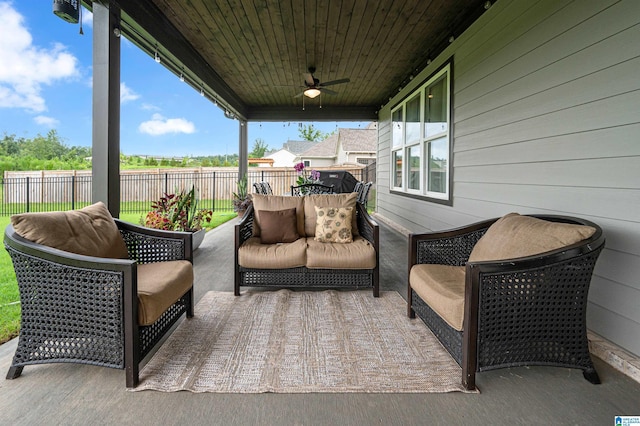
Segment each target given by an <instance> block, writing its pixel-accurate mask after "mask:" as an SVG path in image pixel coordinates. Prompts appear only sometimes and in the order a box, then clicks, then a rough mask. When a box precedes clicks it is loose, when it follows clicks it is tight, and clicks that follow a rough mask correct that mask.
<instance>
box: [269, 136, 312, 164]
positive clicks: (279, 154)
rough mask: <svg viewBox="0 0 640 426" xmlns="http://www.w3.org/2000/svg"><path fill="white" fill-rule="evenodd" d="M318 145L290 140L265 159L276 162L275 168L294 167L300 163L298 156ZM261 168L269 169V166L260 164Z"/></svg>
mask: <svg viewBox="0 0 640 426" xmlns="http://www.w3.org/2000/svg"><path fill="white" fill-rule="evenodd" d="M317 143H318V142H310V141H292V140H289V141H287V142H285V143H284V144H283V145H282V148H281V149H279V150H277V151H273V152H271V153H269V154H268V155H266V156H265V158H270V159H273V160H274V162H273V167H293V166H294V165H295V164H296V163H297V162H299V161H300V160H298V161H296V160H297V158H298V156H299V155H300V154H302V153H303V152H305V151H306V150H308V149H309V148H311V147H313V146H314V145H316V144H317ZM260 167H268V165H267V164H264V165H263V164H260Z"/></svg>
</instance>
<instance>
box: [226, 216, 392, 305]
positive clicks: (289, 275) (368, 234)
mask: <svg viewBox="0 0 640 426" xmlns="http://www.w3.org/2000/svg"><path fill="white" fill-rule="evenodd" d="M356 211H357V216H356V221H357V223H358V232H359V233H360V235H361V236H362V237H363V238H365V239H366V240H367V241H369V242H370V243H371V245H372V246H373V247H374V249H375V251H376V267H375V268H374V269H309V268H305V267H300V268H289V269H248V268H243V267H241V266H240V265H239V264H238V248H239V247H240V246H241V245H242V244H243V243H244V242H245V241H247V240H248V239H249V238H251V236H252V235H253V216H254V210H253V206H251V207H249V209H248V210H247V212H246V213H245V215H244V216H243V217H242V219H241V220H240V222H239V223H238V224H237V225H236V228H235V232H236V237H235V265H236V266H235V268H236V271H235V294H236V295H239V294H240V287H280V288H287V287H289V288H371V289H373V295H374V297H378V295H379V294H380V290H379V288H380V284H379V266H378V263H379V247H380V245H379V229H378V225H377V224H376V223H375V222H374V221H373V220H372V219H371V217H370V216H369V214H368V213H367V212H366V210H365V209H364V208H363V207H362V205H360V204H357V207H356Z"/></svg>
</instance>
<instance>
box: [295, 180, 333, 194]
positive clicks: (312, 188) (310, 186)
mask: <svg viewBox="0 0 640 426" xmlns="http://www.w3.org/2000/svg"><path fill="white" fill-rule="evenodd" d="M309 194H333V185H323V184H321V183H304V184H302V185H297V186H296V185H291V196H293V197H295V196H301V195H309Z"/></svg>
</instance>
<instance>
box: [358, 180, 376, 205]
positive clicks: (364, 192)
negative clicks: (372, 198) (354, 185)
mask: <svg viewBox="0 0 640 426" xmlns="http://www.w3.org/2000/svg"><path fill="white" fill-rule="evenodd" d="M372 185H373V182H367V183H363V184H362V186H361V189H360V190H359V191H358V202H359V203H360V204H362V205H363V206H365V207H367V201H368V200H369V191H370V190H371V186H372Z"/></svg>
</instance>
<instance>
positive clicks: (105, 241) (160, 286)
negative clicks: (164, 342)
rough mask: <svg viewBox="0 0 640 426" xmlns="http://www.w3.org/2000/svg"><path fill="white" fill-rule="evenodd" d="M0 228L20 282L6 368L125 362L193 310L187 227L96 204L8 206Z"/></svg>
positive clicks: (130, 377)
mask: <svg viewBox="0 0 640 426" xmlns="http://www.w3.org/2000/svg"><path fill="white" fill-rule="evenodd" d="M11 222H12V224H11V225H9V226H7V228H6V230H5V237H4V243H5V247H6V249H7V251H8V252H9V254H10V256H11V258H12V260H13V265H14V269H15V272H16V278H17V281H18V287H19V290H20V303H21V308H22V313H21V328H20V336H19V340H18V347H17V349H16V353H15V355H14V357H13V362H12V364H11V367H10V369H9V372H8V374H7V379H15V378H17V377H18V376H20V374H21V373H22V370H23V368H24V366H26V365H30V364H44V363H54V362H69V363H82V364H91V365H97V366H103V367H112V368H121V369H122V368H123V369H125V370H126V386H127V387H135V386H137V384H138V372H139V368H140V363H141V361H142V360H143V359H144V357H145V356H146V355H147V354H148V353H149V352H150V351H151V349H153V347H154V346H155V345H156V344H157V343H158V342H159V341H160V340H161V339H162V337H163V336H164V335H165V333H166V332H167V331H169V330H170V329H171V327H172V325H173V324H174V323H175V322H176V321H177V320H178V319H179V318H180V317H181V315H182V314H183V313H186V315H187V317H192V316H193V265H192V262H193V257H192V245H191V244H192V243H191V233H188V232H168V231H159V230H152V229H148V228H142V227H139V226H136V225H132V224H128V223H125V222H121V221H119V220H114V219H113V218H112V217H111V214H110V213H109V211H108V210H107V208H106V207H105V205H104V204H102V203H96V204H94V205H91V206H88V207H86V208H84V209H81V210H77V211H69V212H51V213H26V214H21V215H16V216H12V218H11Z"/></svg>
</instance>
